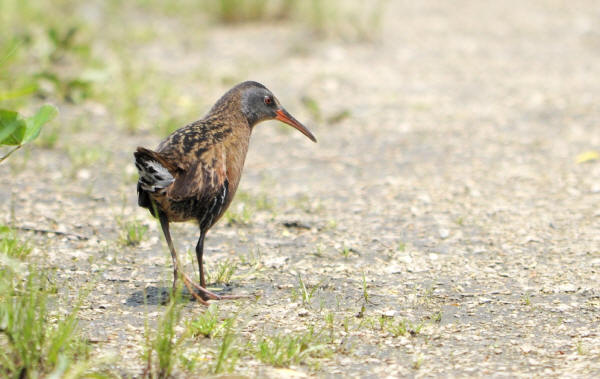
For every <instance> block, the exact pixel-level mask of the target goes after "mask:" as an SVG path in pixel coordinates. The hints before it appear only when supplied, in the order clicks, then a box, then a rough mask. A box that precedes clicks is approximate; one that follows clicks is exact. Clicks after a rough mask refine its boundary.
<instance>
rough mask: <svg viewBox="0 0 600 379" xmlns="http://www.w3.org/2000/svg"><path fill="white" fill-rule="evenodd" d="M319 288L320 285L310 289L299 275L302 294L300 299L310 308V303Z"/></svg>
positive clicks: (300, 292) (299, 288) (299, 286)
mask: <svg viewBox="0 0 600 379" xmlns="http://www.w3.org/2000/svg"><path fill="white" fill-rule="evenodd" d="M318 288H319V285H316V286H313V287H312V288H310V289H308V288H307V287H306V285H305V284H304V281H303V280H302V277H301V276H300V275H298V293H299V294H300V298H301V299H302V304H304V305H306V306H309V307H310V302H311V300H312V298H313V296H314V294H315V292H316V291H317V289H318Z"/></svg>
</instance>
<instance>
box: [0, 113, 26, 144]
mask: <svg viewBox="0 0 600 379" xmlns="http://www.w3.org/2000/svg"><path fill="white" fill-rule="evenodd" d="M25 128H26V126H25V121H23V120H22V119H21V118H19V114H18V113H17V112H14V111H9V110H5V109H0V145H20V144H21V141H22V140H23V136H24V135H25Z"/></svg>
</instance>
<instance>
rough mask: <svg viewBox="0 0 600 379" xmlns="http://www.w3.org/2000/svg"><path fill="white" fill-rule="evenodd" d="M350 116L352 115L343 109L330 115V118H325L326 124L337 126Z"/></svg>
mask: <svg viewBox="0 0 600 379" xmlns="http://www.w3.org/2000/svg"><path fill="white" fill-rule="evenodd" d="M351 115H352V113H350V111H349V110H347V109H343V110H341V111H339V112H337V113H334V114H332V115H331V116H329V117H327V120H326V121H327V123H328V124H331V125H333V124H337V123H340V122H342V121H344V120H345V119H347V118H348V117H350V116H351Z"/></svg>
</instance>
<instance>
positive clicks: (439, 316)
mask: <svg viewBox="0 0 600 379" xmlns="http://www.w3.org/2000/svg"><path fill="white" fill-rule="evenodd" d="M429 319H430V320H431V321H433V322H435V323H436V324H439V323H440V322H442V311H439V312H436V313H434V314H433V315H431V316H430V317H429Z"/></svg>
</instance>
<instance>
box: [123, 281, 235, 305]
mask: <svg viewBox="0 0 600 379" xmlns="http://www.w3.org/2000/svg"><path fill="white" fill-rule="evenodd" d="M230 291H231V286H229V285H226V286H225V287H224V288H223V289H222V290H220V291H218V293H219V294H224V292H230ZM170 300H171V287H155V286H149V287H146V288H144V289H143V290H140V291H135V292H133V293H132V294H131V295H129V298H127V300H125V305H126V306H129V307H139V306H141V305H166V304H168V303H169V301H170ZM195 301H196V299H195V298H194V296H192V294H191V293H190V292H189V291H188V289H187V288H185V287H184V288H183V289H182V290H181V293H180V294H179V296H178V301H177V302H178V303H188V302H195Z"/></svg>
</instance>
